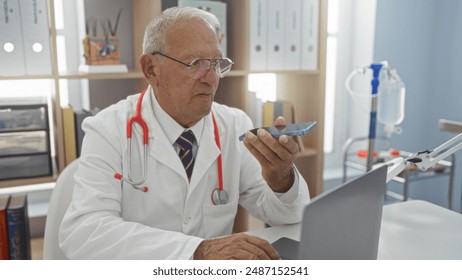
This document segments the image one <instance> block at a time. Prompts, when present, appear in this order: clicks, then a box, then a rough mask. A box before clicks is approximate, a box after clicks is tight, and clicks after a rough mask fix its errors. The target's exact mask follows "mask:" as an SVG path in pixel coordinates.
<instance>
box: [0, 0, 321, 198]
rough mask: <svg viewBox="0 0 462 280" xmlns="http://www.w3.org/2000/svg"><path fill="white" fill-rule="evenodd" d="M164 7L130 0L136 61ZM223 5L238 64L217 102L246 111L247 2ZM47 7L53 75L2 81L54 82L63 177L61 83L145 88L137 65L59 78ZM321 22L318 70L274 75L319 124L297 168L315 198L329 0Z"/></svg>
mask: <svg viewBox="0 0 462 280" xmlns="http://www.w3.org/2000/svg"><path fill="white" fill-rule="evenodd" d="M161 2H162V1H152V0H132V13H133V16H132V17H133V39H134V40H133V49H134V54H133V56H134V61H138V57H139V56H140V55H141V49H142V47H141V45H142V38H143V34H144V29H145V26H146V25H147V24H148V22H149V21H150V20H151V19H152V18H153V17H155V16H156V15H158V14H159V13H160V12H161V10H162V7H161ZM224 2H226V3H227V8H228V14H227V17H228V23H227V24H228V30H227V34H228V37H227V40H228V57H230V58H231V59H232V60H233V61H234V62H235V65H234V67H233V70H232V71H231V73H230V74H229V76H227V77H226V78H224V79H222V80H221V81H220V86H219V89H218V92H217V95H216V101H217V102H220V103H223V104H227V105H229V106H233V107H238V108H241V109H243V110H244V111H247V112H248V111H249V110H248V94H247V92H248V89H247V88H248V75H249V74H252V73H256V72H254V71H249V59H250V58H249V51H248V45H249V31H248V30H249V28H248V27H249V13H248V10H249V1H247V0H227V1H224ZM48 6H49V15H50V20H49V21H50V36H51V53H52V57H51V61H52V71H53V72H52V75H43V76H21V77H0V80H7V79H9V80H13V79H16V80H18V79H49V80H53V81H54V85H55V86H54V88H55V90H54V92H53V94H52V100H53V104H52V107H53V119H54V122H53V124H52V125H53V127H54V131H55V135H54V139H55V143H56V144H55V146H56V147H55V150H56V155H57V160H56V161H57V169H58V172H59V171H61V170H62V169H63V168H64V167H65V159H64V137H63V123H62V116H61V108H60V92H59V83H60V80H66V79H68V80H80V79H89V80H105V79H107V80H114V79H120V80H123V79H125V80H127V79H131V80H136V81H137V83H138V84H139V87H140V88H141V87H143V86H145V83H144V82H143V75H142V73H141V71H140V69H139V66H135V69H131V70H130V71H129V72H128V73H117V74H109V73H108V74H81V73H59V71H58V61H57V60H58V57H57V51H56V48H57V40H56V37H57V31H56V29H55V13H54V1H52V0H49V1H48ZM319 19H320V22H319V46H318V49H319V54H318V70H316V71H280V72H275V74H276V76H277V84H278V87H277V97H278V98H279V99H284V100H289V101H292V102H293V104H294V106H295V110H296V119H297V121H311V120H314V121H317V123H318V124H317V127H316V129H315V130H314V131H313V132H312V133H310V134H309V135H308V136H307V137H304V138H303V144H304V149H303V150H304V151H303V153H301V154H300V156H299V158H298V160H297V162H296V164H297V167H298V169H299V170H300V171H301V173H302V175H303V176H304V178H305V179H306V180H307V182H308V184H309V188H310V194H311V196H312V197H313V196H316V195H318V194H320V193H321V192H322V190H323V186H322V173H323V135H324V88H325V86H324V84H325V64H326V63H325V61H326V54H325V49H326V21H327V0H320V15H319ZM135 64H137V63H135ZM260 73H267V72H260ZM272 73H274V72H272ZM52 179H53V178H38V179H37V180H27V183H34V182H42V181H43V180H45V181H47V180H52ZM23 183H26V182H25V181H23V180H16V181H6V182H2V183H1V184H0V186H6V185H9V186H14V185H17V184H23Z"/></svg>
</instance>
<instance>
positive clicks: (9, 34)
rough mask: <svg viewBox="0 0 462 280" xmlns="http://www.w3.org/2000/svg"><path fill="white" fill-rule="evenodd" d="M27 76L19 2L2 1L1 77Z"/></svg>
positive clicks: (0, 27) (0, 6) (0, 36)
mask: <svg viewBox="0 0 462 280" xmlns="http://www.w3.org/2000/svg"><path fill="white" fill-rule="evenodd" d="M24 74H26V69H25V64H24V49H23V44H22V36H21V16H20V11H19V0H1V1H0V76H20V75H24Z"/></svg>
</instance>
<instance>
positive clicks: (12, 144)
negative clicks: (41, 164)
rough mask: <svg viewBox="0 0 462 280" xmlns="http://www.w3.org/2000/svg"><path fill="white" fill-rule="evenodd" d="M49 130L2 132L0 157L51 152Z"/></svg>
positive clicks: (0, 136)
mask: <svg viewBox="0 0 462 280" xmlns="http://www.w3.org/2000/svg"><path fill="white" fill-rule="evenodd" d="M49 150H50V149H49V145H48V133H47V131H44V130H40V131H28V132H9V133H0V157H1V156H10V155H25V154H37V153H47V152H49Z"/></svg>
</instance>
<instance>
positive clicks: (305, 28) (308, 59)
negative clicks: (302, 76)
mask: <svg viewBox="0 0 462 280" xmlns="http://www.w3.org/2000/svg"><path fill="white" fill-rule="evenodd" d="M318 36H319V0H302V70H316V69H318Z"/></svg>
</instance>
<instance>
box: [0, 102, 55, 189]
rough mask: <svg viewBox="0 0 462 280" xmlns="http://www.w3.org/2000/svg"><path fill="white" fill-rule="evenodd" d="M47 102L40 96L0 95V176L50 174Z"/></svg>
mask: <svg viewBox="0 0 462 280" xmlns="http://www.w3.org/2000/svg"><path fill="white" fill-rule="evenodd" d="M49 127H50V126H49V120H48V104H47V100H46V98H44V97H30V98H25V99H24V98H20V99H18V98H2V97H0V180H11V179H23V178H33V177H42V176H50V175H52V174H53V168H52V166H53V164H52V158H51V151H50V130H49Z"/></svg>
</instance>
